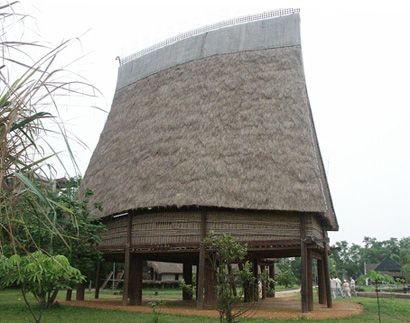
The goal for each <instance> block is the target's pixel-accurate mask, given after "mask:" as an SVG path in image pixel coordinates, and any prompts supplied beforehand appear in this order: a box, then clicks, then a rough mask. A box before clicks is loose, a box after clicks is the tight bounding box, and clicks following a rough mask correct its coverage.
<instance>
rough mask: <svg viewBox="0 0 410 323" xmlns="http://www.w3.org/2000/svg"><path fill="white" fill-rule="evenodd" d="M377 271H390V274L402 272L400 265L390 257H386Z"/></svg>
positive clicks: (377, 267)
mask: <svg viewBox="0 0 410 323" xmlns="http://www.w3.org/2000/svg"><path fill="white" fill-rule="evenodd" d="M374 270H375V271H389V272H400V271H401V267H400V264H399V263H398V262H396V261H394V260H393V259H391V258H390V257H386V258H384V259H383V261H382V262H381V263H380V264H378V265H377V266H376V268H375V269H374Z"/></svg>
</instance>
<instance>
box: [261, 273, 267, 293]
mask: <svg viewBox="0 0 410 323" xmlns="http://www.w3.org/2000/svg"><path fill="white" fill-rule="evenodd" d="M260 267H261V277H263V278H265V272H266V266H265V265H261V266H260ZM266 296H267V282H266V279H264V280H263V281H262V299H265V298H266Z"/></svg>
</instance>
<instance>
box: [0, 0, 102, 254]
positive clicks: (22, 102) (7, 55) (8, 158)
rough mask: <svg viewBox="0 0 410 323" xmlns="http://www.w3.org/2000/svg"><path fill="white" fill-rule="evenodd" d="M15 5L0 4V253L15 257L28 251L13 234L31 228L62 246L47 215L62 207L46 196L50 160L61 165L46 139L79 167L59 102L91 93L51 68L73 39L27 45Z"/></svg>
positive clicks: (21, 16)
mask: <svg viewBox="0 0 410 323" xmlns="http://www.w3.org/2000/svg"><path fill="white" fill-rule="evenodd" d="M16 5H17V2H11V3H8V4H5V5H3V6H1V5H0V24H1V25H2V33H1V35H0V47H1V48H0V49H1V50H0V60H1V64H0V138H1V146H0V252H4V250H6V251H10V250H11V252H14V253H17V251H18V249H24V248H26V244H25V243H24V241H23V242H22V241H20V240H19V237H21V235H18V234H16V233H18V232H16V230H17V231H19V230H24V231H26V232H27V236H29V235H30V234H29V233H30V230H31V229H32V227H33V225H34V224H35V225H36V226H37V227H38V226H40V227H41V229H42V230H48V231H49V232H50V235H52V236H56V237H57V238H58V239H61V240H62V241H64V242H65V239H64V232H61V231H59V230H58V228H57V227H56V226H55V224H54V223H53V221H51V220H50V214H52V216H56V213H57V212H58V210H60V209H64V207H63V206H61V205H60V204H58V203H56V202H55V201H54V200H53V199H51V198H50V196H49V194H48V193H49V192H50V190H51V187H50V183H51V182H52V180H53V174H51V175H50V174H49V173H50V172H49V171H47V170H49V169H53V165H52V164H50V162H51V161H52V160H53V158H57V159H54V162H55V161H58V160H60V161H61V159H59V156H58V154H57V153H56V149H55V147H53V144H52V142H55V140H54V141H51V140H50V137H49V136H48V135H49V134H50V133H52V134H53V136H54V137H56V136H57V137H58V138H59V139H60V142H61V143H63V144H65V145H66V150H67V152H68V154H69V156H70V157H71V159H72V162H73V165H74V168H77V167H76V163H75V159H74V157H73V154H72V152H71V151H72V150H71V148H70V144H69V143H70V142H71V139H70V136H69V135H68V131H67V129H66V128H65V127H64V123H63V121H62V120H61V119H60V118H59V115H60V112H59V108H58V103H59V102H60V98H62V97H65V96H67V95H74V94H75V95H84V96H92V95H94V88H93V87H92V86H90V85H89V84H87V83H85V82H84V81H83V80H79V79H77V78H76V77H73V74H71V75H70V74H68V73H67V71H66V70H65V69H64V68H61V65H60V64H58V66H55V64H56V62H57V61H58V57H59V54H60V53H61V52H62V51H64V50H65V49H66V48H67V47H68V46H69V45H70V44H71V41H70V40H69V41H65V42H63V43H61V44H60V45H58V46H56V47H51V48H50V47H48V46H46V45H42V44H41V42H36V41H30V40H29V41H26V40H25V39H24V35H25V34H24V27H25V26H24V25H23V28H20V27H21V25H20V24H23V23H22V21H25V20H26V16H25V15H24V14H19V13H18V12H17V8H16ZM20 29H22V31H21V34H22V38H20V37H19V36H18V33H19V31H18V30H20ZM16 35H17V39H14V38H12V39H9V38H8V37H9V36H11V37H16ZM32 49H35V50H32ZM62 165H63V167H65V165H64V163H62ZM22 211H24V212H22ZM68 214H71V213H70V212H68ZM75 223H76V221H75V220H74V219H73V220H72V224H73V225H75ZM22 227H24V228H23V229H22Z"/></svg>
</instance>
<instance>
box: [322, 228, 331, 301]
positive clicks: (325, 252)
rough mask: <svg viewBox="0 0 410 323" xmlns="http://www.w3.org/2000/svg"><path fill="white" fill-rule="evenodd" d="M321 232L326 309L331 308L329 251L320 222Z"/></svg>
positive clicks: (324, 230)
mask: <svg viewBox="0 0 410 323" xmlns="http://www.w3.org/2000/svg"><path fill="white" fill-rule="evenodd" d="M322 232H323V239H324V242H323V271H324V278H325V289H326V303H327V307H328V308H332V307H333V300H332V292H331V290H330V273H329V250H328V246H327V240H328V237H327V231H326V229H325V226H324V224H323V222H322Z"/></svg>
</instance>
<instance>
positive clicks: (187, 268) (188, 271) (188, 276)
mask: <svg viewBox="0 0 410 323" xmlns="http://www.w3.org/2000/svg"><path fill="white" fill-rule="evenodd" d="M182 276H183V279H184V282H185V284H186V285H191V286H192V263H191V262H187V261H186V262H184V263H183V265H182ZM182 299H183V300H191V299H192V293H190V292H189V291H187V290H185V289H182Z"/></svg>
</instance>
